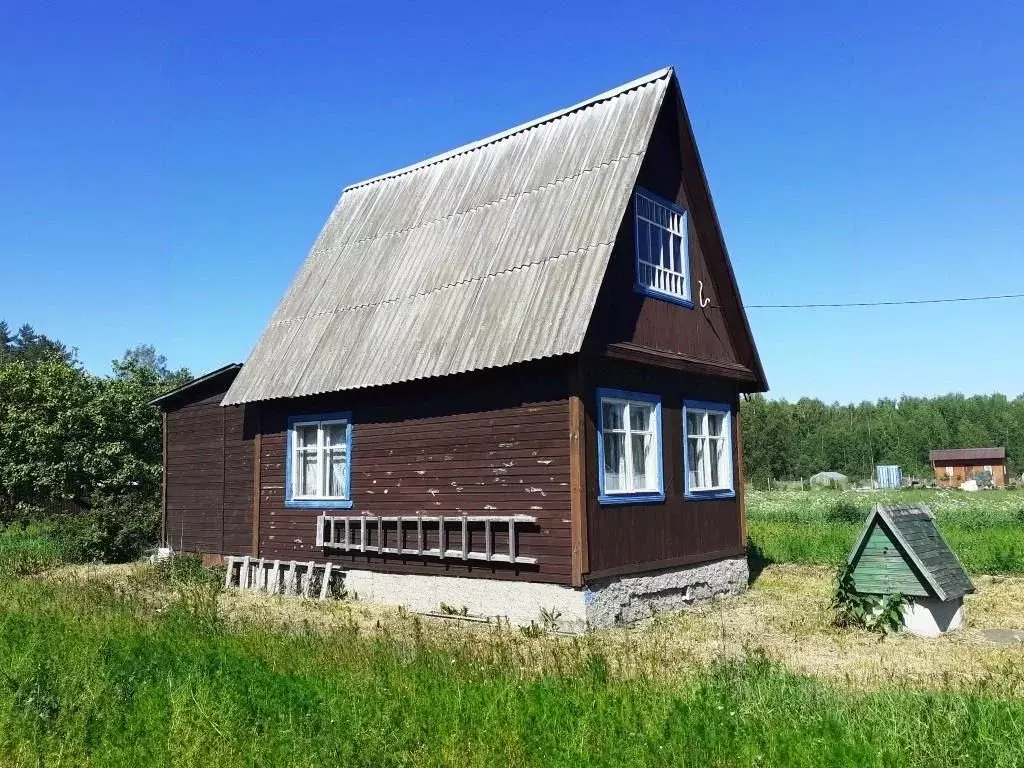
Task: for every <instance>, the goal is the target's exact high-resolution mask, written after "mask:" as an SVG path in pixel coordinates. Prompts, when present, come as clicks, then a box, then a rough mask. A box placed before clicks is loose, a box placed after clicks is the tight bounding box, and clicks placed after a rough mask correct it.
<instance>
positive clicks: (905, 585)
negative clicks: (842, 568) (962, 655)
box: [849, 504, 974, 637]
mask: <svg viewBox="0 0 1024 768" xmlns="http://www.w3.org/2000/svg"><path fill="white" fill-rule="evenodd" d="M849 564H850V567H851V568H852V570H853V581H854V584H855V585H856V588H857V591H858V592H860V593H862V594H868V595H878V596H879V597H887V596H889V595H893V594H897V593H899V594H901V595H903V596H904V597H906V598H907V599H908V604H907V606H906V607H905V608H904V611H903V621H904V625H905V626H906V628H907V629H908V630H910V631H911V632H913V633H914V634H917V635H923V636H925V637H935V636H937V635H940V634H942V633H944V632H948V631H950V630H953V629H959V628H960V627H962V626H963V623H964V607H963V598H964V595H966V594H968V593H970V592H973V591H974V585H973V584H972V583H971V580H970V578H969V577H968V576H967V572H966V571H965V570H964V567H963V566H962V565H961V564H960V560H959V559H957V556H956V555H955V554H953V551H952V550H951V549H950V548H949V545H948V544H947V543H946V540H945V539H944V538H942V534H941V533H940V532H939V529H938V527H937V526H936V525H935V516H934V515H933V514H932V512H931V510H930V509H929V508H928V507H927V506H925V505H923V504H917V505H907V504H894V505H889V506H886V505H882V504H876V505H875V506H874V508H873V509H872V510H871V514H870V515H868V519H867V521H866V522H865V523H864V529H863V530H862V531H861V533H860V536H859V537H858V538H857V541H856V543H855V544H854V545H853V549H852V550H851V551H850V557H849Z"/></svg>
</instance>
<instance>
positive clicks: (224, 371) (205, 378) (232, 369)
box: [149, 363, 242, 408]
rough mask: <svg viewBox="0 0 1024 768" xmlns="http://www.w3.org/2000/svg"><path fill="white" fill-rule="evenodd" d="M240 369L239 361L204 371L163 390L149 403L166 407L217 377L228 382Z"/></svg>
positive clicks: (210, 382)
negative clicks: (207, 371)
mask: <svg viewBox="0 0 1024 768" xmlns="http://www.w3.org/2000/svg"><path fill="white" fill-rule="evenodd" d="M240 370H242V364H241V363H228V364H227V365H225V366H222V367H221V368H218V369H217V370H215V371H210V372H209V373H204V374H203V375H201V376H196V377H195V378H194V379H192V380H191V381H186V382H185V383H184V384H182V385H181V386H180V387H175V388H174V389H172V390H171V391H169V392H164V393H163V394H162V395H159V396H157V397H154V398H153V399H152V400H150V401H149V404H150V405H155V406H157V407H159V408H167V406H168V405H170V404H171V402H172V401H175V400H178V399H180V398H182V397H187V396H188V394H189V393H191V392H193V391H194V390H196V389H198V388H199V387H201V386H203V385H204V384H212V383H213V382H215V381H217V380H218V379H223V380H224V381H225V383H230V382H231V381H232V380H233V379H234V378H235V375H236V374H237V373H238V372H239V371H240Z"/></svg>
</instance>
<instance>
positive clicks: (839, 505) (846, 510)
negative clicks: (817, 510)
mask: <svg viewBox="0 0 1024 768" xmlns="http://www.w3.org/2000/svg"><path fill="white" fill-rule="evenodd" d="M866 514H867V513H866V512H865V511H864V510H862V509H861V508H860V507H858V506H857V505H856V504H854V503H853V502H852V501H847V500H846V499H839V500H838V501H836V502H835V503H833V504H832V506H830V507H829V508H828V509H827V510H826V511H825V519H826V520H828V521H829V522H830V523H860V522H863V521H864V518H865V517H866Z"/></svg>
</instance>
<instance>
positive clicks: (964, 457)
mask: <svg viewBox="0 0 1024 768" xmlns="http://www.w3.org/2000/svg"><path fill="white" fill-rule="evenodd" d="M1005 459H1006V449H1005V448H949V449H946V450H941V451H928V460H929V461H1004V460H1005Z"/></svg>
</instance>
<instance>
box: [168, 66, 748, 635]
mask: <svg viewBox="0 0 1024 768" xmlns="http://www.w3.org/2000/svg"><path fill="white" fill-rule="evenodd" d="M206 380H207V384H206V385H200V384H196V385H193V386H191V387H190V388H188V387H187V388H185V389H183V390H181V391H179V392H178V393H177V395H175V396H174V397H168V398H166V399H163V400H161V401H160V402H159V403H158V404H159V405H161V407H164V408H165V409H166V410H167V411H168V414H167V421H166V435H165V440H166V455H167V457H168V458H167V461H168V473H167V493H166V517H167V520H168V525H167V542H166V543H167V544H168V545H169V546H172V547H175V548H184V549H193V550H199V551H202V552H205V553H207V554H209V555H225V556H239V555H247V556H249V557H251V558H255V562H256V563H257V565H256V566H254V567H256V568H257V569H260V570H259V572H260V576H259V577H258V578H257V579H256V582H257V583H260V584H263V583H265V582H266V579H265V576H266V574H265V572H264V570H263V569H265V568H267V567H270V566H269V564H270V563H273V562H275V561H276V562H278V563H281V562H292V561H295V562H302V563H306V562H313V563H327V562H329V563H331V564H332V567H334V568H336V569H339V568H340V569H341V570H342V571H343V573H344V578H345V580H346V582H348V583H349V584H350V586H351V589H353V590H354V591H357V592H358V593H359V594H360V597H362V598H367V599H374V600H381V601H385V602H392V603H400V604H405V605H408V606H409V607H411V608H413V609H415V610H421V609H423V610H427V609H435V610H436V608H437V606H438V605H439V604H440V603H441V602H445V603H448V604H449V605H455V606H459V607H463V606H464V607H466V608H467V610H468V611H469V612H470V613H480V614H501V615H504V616H507V617H509V618H510V619H512V620H513V621H522V622H527V621H530V620H532V619H536V618H537V616H538V613H539V610H540V609H544V610H546V611H549V612H550V611H552V610H554V611H556V612H558V613H560V614H561V615H562V617H563V621H564V622H567V623H573V622H575V623H584V624H590V625H602V624H610V623H615V622H628V621H631V620H633V619H635V618H640V617H642V616H645V615H649V614H650V613H651V612H652V611H653V610H655V609H660V610H664V609H670V608H677V607H680V606H683V605H686V604H688V603H689V602H691V601H693V600H695V599H699V598H701V597H706V596H709V595H713V594H719V593H724V592H735V591H738V590H740V589H743V588H744V587H745V586H746V579H747V567H746V558H745V544H746V533H745V528H744V514H743V475H742V472H743V470H742V451H741V446H740V425H739V417H740V414H739V407H738V406H739V397H740V395H741V393H744V392H762V391H765V390H766V389H767V384H766V381H765V376H764V372H763V370H762V367H761V363H760V360H759V358H758V354H757V349H756V347H755V345H754V340H753V337H752V335H751V332H750V326H749V324H748V322H747V318H746V314H745V312H744V309H743V304H742V301H741V300H740V294H739V288H738V286H737V283H736V279H735V276H734V274H733V269H732V266H731V264H730V261H729V256H728V253H727V251H726V248H725V242H724V240H723V238H722V231H721V228H720V226H719V223H718V219H717V217H716V214H715V210H714V206H713V203H712V200H711V195H710V192H709V190H708V185H707V179H706V178H705V175H704V170H703V168H702V166H701V162H700V157H699V155H698V152H697V147H696V144H695V141H694V137H693V132H692V129H691V127H690V122H689V120H688V118H687V115H686V110H685V108H684V105H683V100H682V95H681V93H680V90H679V84H678V80H677V78H676V75H675V73H674V72H673V71H672V70H671V69H665V70H661V71H658V72H655V73H653V74H651V75H648V76H646V77H643V78H640V79H638V80H635V81H633V82H630V83H627V84H625V85H623V86H620V87H618V88H615V89H613V90H611V91H608V92H606V93H602V94H600V95H598V96H595V97H593V98H591V99H587V100H586V101H583V102H581V103H579V104H576V105H574V106H572V107H569V108H567V109H563V110H559V111H557V112H554V113H552V114H550V115H546V116H544V117H541V118H538V119H536V120H532V121H530V122H528V123H525V124H523V125H520V126H517V127H514V128H512V129H509V130H507V131H503V132H501V133H499V134H496V135H494V136H491V137H488V138H485V139H482V140H479V141H476V142H473V143H471V144H467V145H465V146H463V147H459V148H458V149H455V150H452V151H451V152H447V153H445V154H443V155H439V156H437V157H434V158H430V159H428V160H425V161H423V162H421V163H418V164H416V165H414V166H410V167H408V168H403V169H400V170H398V171H395V172H392V173H387V174H384V175H382V176H379V177H376V178H374V179H370V180H368V181H364V182H360V183H357V184H353V185H351V186H349V187H347V188H346V189H345V190H344V191H343V193H342V195H341V199H340V200H339V201H338V204H337V206H336V207H335V209H334V211H333V212H332V214H331V216H330V218H329V219H328V221H327V223H326V225H325V226H324V229H323V231H322V232H321V234H320V236H319V238H318V239H317V241H316V242H315V244H314V245H313V248H312V250H311V252H310V254H309V256H308V257H307V259H306V261H305V263H304V265H303V266H302V268H301V270H300V271H299V273H298V275H297V276H296V278H295V280H294V281H293V283H292V285H291V287H290V288H289V289H288V290H287V292H286V293H285V295H284V297H283V298H282V300H281V302H280V304H279V305H278V307H277V309H276V311H275V312H274V314H273V316H272V317H271V319H270V321H269V324H268V325H267V327H266V329H265V330H264V332H263V335H262V336H261V337H260V339H259V341H258V343H257V344H256V347H255V349H254V350H253V351H252V353H251V354H250V356H249V359H248V360H247V362H246V363H245V365H244V366H243V367H241V368H240V369H238V370H236V371H233V372H232V373H230V374H229V373H228V372H227V371H224V372H223V373H219V374H218V373H215V374H212V375H211V377H206ZM209 387H213V389H216V390H218V391H217V392H214V391H212V390H211V389H209ZM218 403H219V405H215V404H218ZM224 414H228V415H227V416H225V415H224ZM230 430H234V431H230ZM237 445H244V446H247V447H246V448H243V449H242V450H243V451H246V450H247V451H248V452H249V456H250V457H251V459H250V461H249V463H248V464H245V463H244V462H241V461H238V460H237V459H235V458H233V456H234V454H233V453H232V454H231V456H229V452H230V451H233V450H234V448H235V447H236V446H237ZM222 449H223V450H222ZM219 450H222V454H221V453H218V451H219ZM243 508H244V509H246V510H247V514H248V516H247V517H245V518H244V519H245V520H248V521H249V523H250V525H251V531H250V535H249V536H248V537H246V536H242V535H241V533H240V532H239V531H238V530H237V529H236V523H237V522H238V521H239V520H241V519H243V518H242V517H240V516H238V515H237V514H235V513H236V512H237V510H240V509H243ZM232 515H234V516H233V517H232ZM229 519H230V524H229ZM221 529H223V534H220V533H219V531H220V530H221ZM274 578H275V579H276V576H275V577H274ZM275 584H276V582H275Z"/></svg>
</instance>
